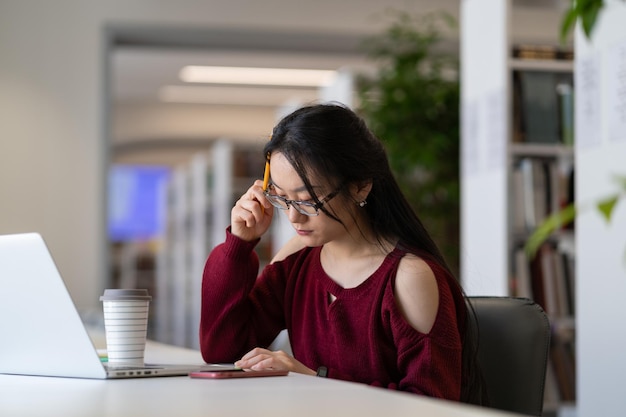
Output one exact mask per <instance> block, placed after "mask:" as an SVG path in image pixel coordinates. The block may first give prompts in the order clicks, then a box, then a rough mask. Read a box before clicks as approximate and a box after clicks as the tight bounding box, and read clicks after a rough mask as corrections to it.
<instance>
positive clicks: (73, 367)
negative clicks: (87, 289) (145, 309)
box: [0, 233, 236, 379]
mask: <svg viewBox="0 0 626 417" xmlns="http://www.w3.org/2000/svg"><path fill="white" fill-rule="evenodd" d="M0 335H1V336H0V373H2V374H17V375H37V376H57V377H74V378H94V379H108V378H134V377H158V376H173V375H188V374H189V373H190V372H192V371H197V370H232V369H236V368H235V367H234V365H232V364H208V365H202V364H189V365H178V364H145V365H144V366H123V367H117V366H116V367H113V366H110V364H105V363H103V362H101V360H100V357H99V355H98V352H97V350H96V348H95V346H94V344H93V342H92V340H91V338H90V336H89V333H88V332H87V329H86V328H85V326H84V324H83V322H82V320H81V318H80V316H79V314H78V311H77V310H76V307H75V305H74V302H73V301H72V298H71V296H70V294H69V292H68V291H67V288H66V286H65V283H64V282H63V279H62V278H61V275H60V273H59V271H58V269H57V267H56V265H55V263H54V261H53V258H52V256H51V254H50V251H49V250H48V247H47V246H46V244H45V242H44V240H43V238H42V237H41V235H39V234H37V233H25V234H13V235H2V236H0Z"/></svg>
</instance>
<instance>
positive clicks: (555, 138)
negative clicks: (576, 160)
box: [512, 70, 574, 145]
mask: <svg viewBox="0 0 626 417" xmlns="http://www.w3.org/2000/svg"><path fill="white" fill-rule="evenodd" d="M512 83H513V119H512V120H513V141H514V142H525V143H539V144H568V145H571V144H572V143H573V140H574V100H573V85H574V77H573V75H572V74H571V73H568V72H562V71H549V70H516V71H514V72H513V80H512Z"/></svg>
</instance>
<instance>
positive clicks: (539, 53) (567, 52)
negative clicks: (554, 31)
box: [513, 44, 574, 61]
mask: <svg viewBox="0 0 626 417" xmlns="http://www.w3.org/2000/svg"><path fill="white" fill-rule="evenodd" d="M513 58H517V59H532V60H548V61H554V60H565V61H573V60H574V51H573V50H572V49H564V48H559V47H557V46H554V45H532V44H518V45H514V46H513Z"/></svg>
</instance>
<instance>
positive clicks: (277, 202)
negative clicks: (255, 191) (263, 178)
mask: <svg viewBox="0 0 626 417" xmlns="http://www.w3.org/2000/svg"><path fill="white" fill-rule="evenodd" d="M341 188H342V187H339V188H337V189H336V190H335V191H333V192H332V193H330V194H328V195H327V196H326V197H324V198H323V199H322V200H320V201H319V202H317V203H312V202H310V201H297V200H287V199H286V198H284V197H281V196H279V195H276V194H270V192H269V189H267V190H265V191H264V192H263V194H265V198H267V201H269V202H270V203H271V204H272V205H273V206H274V207H276V208H278V209H281V210H288V209H289V206H291V207H293V208H294V209H296V211H297V212H298V213H300V214H304V215H305V216H309V217H313V216H318V215H319V214H320V212H319V210H320V209H321V208H322V206H323V205H324V204H326V203H327V202H329V201H330V199H332V198H333V197H335V196H337V194H339V192H340V191H341Z"/></svg>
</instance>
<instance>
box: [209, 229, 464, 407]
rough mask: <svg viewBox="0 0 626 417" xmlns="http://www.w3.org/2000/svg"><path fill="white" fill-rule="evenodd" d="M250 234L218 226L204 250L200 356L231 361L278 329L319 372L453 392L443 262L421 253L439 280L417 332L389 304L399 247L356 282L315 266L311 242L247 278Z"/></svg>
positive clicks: (455, 343) (454, 326) (455, 353)
mask: <svg viewBox="0 0 626 417" xmlns="http://www.w3.org/2000/svg"><path fill="white" fill-rule="evenodd" d="M256 243H257V242H245V241H243V240H241V239H239V238H237V237H235V236H234V235H232V234H230V232H228V231H227V237H226V241H225V243H223V244H221V245H219V246H217V247H216V248H215V249H214V250H213V251H212V252H211V254H210V255H209V257H208V259H207V262H206V265H205V269H204V274H203V281H202V313H201V314H202V315H201V323H200V348H201V351H202V356H203V358H204V360H205V361H206V362H234V361H235V360H238V359H239V358H241V357H242V356H243V355H244V354H245V353H247V352H248V351H249V350H251V349H252V348H254V347H259V346H260V347H267V346H268V345H269V344H270V343H271V342H272V341H273V340H274V338H275V337H276V336H277V335H278V333H279V332H280V331H281V330H283V329H287V330H288V332H289V339H290V342H291V346H292V351H293V354H294V357H295V358H296V359H297V360H299V361H300V362H302V363H303V364H305V365H306V366H308V367H309V368H311V369H317V368H318V367H320V366H325V367H327V368H328V377H331V378H337V379H343V380H347V381H356V382H362V383H366V384H370V385H374V386H380V387H387V388H390V389H396V390H402V391H409V392H414V393H419V394H424V395H428V396H432V397H439V398H446V399H452V400H459V398H460V391H461V334H462V332H461V331H460V328H462V327H463V326H464V325H465V314H466V313H465V304H464V301H463V296H462V294H461V293H460V291H459V289H458V287H457V286H456V284H455V283H453V282H452V280H454V278H453V277H452V276H450V275H449V274H448V273H447V272H446V271H445V269H444V268H442V267H440V266H439V265H438V264H437V263H435V262H433V261H431V260H429V259H428V258H426V257H423V259H424V260H425V261H426V262H427V263H428V265H429V266H430V268H431V269H432V270H433V272H434V274H435V277H436V280H437V284H438V288H439V309H438V312H437V317H436V319H435V323H434V325H433V327H432V329H431V331H430V332H429V333H428V334H423V333H420V332H418V331H417V330H415V329H414V328H413V327H411V325H409V324H408V323H407V321H406V320H405V318H404V316H403V315H402V313H401V312H400V310H399V309H398V306H397V305H396V300H395V297H394V281H395V275H396V270H397V268H398V264H399V262H400V259H401V257H402V256H404V252H402V251H401V250H400V249H397V248H396V249H395V250H394V251H393V252H392V253H390V254H389V255H388V256H387V257H386V258H385V260H384V261H383V263H382V264H381V265H380V267H379V268H378V269H377V270H376V272H374V273H373V274H372V275H371V276H370V277H369V278H368V279H367V280H366V281H364V282H363V283H362V284H361V285H359V286H358V287H356V288H350V289H344V288H342V287H341V286H339V285H338V284H337V283H335V282H334V281H333V280H332V279H331V278H330V277H329V276H328V275H327V274H326V273H325V272H324V270H323V268H322V265H321V262H320V251H321V247H315V248H305V249H302V250H301V251H299V252H296V253H295V254H293V255H291V256H289V257H288V258H286V259H285V260H284V261H281V262H276V263H274V264H270V265H268V266H267V267H265V268H264V270H263V271H262V273H261V275H260V276H259V277H258V278H257V273H258V268H259V261H258V257H257V255H256V253H255V252H254V246H255V245H256ZM329 293H330V294H333V295H334V296H336V300H335V301H333V302H332V303H329V297H328V294H329Z"/></svg>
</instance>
